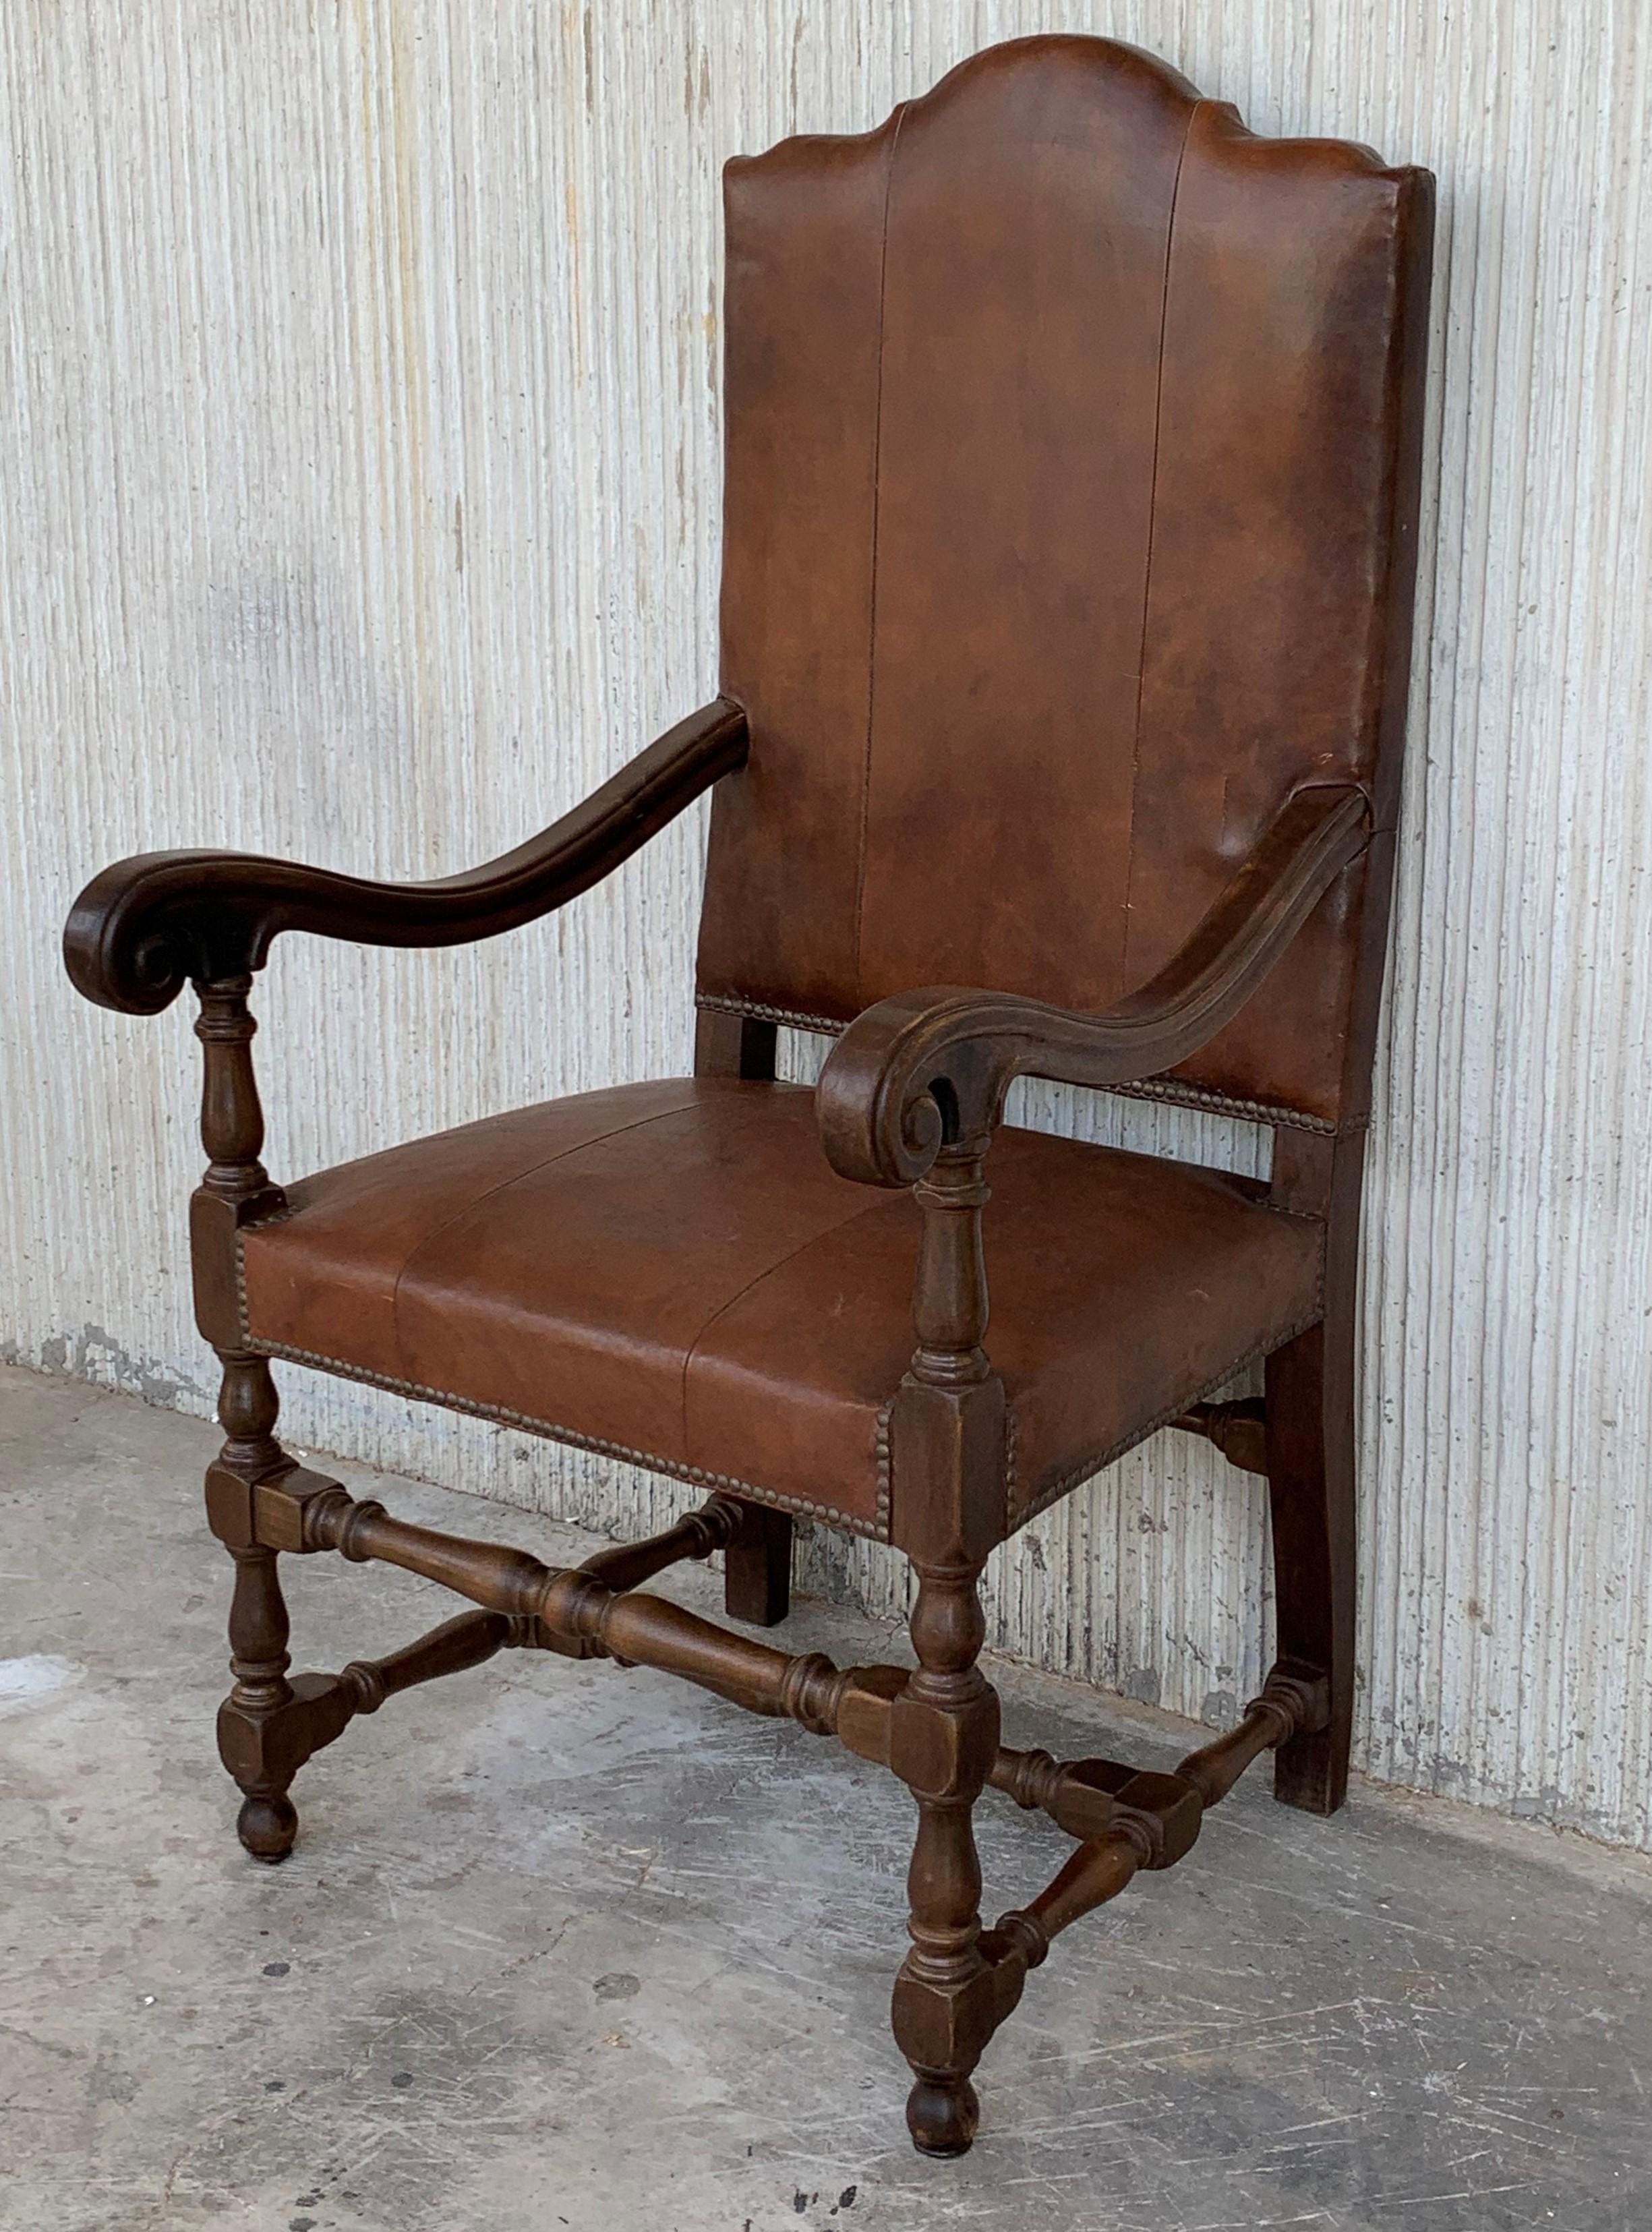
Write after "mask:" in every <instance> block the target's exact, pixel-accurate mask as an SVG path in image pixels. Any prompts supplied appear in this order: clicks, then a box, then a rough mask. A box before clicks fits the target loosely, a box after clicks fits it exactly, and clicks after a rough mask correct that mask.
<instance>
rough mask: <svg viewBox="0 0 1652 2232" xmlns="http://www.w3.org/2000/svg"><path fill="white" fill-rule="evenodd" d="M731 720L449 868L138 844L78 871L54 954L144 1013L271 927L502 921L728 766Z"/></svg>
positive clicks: (374, 940) (432, 941) (119, 1002)
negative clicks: (384, 876)
mask: <svg viewBox="0 0 1652 2232" xmlns="http://www.w3.org/2000/svg"><path fill="white" fill-rule="evenodd" d="M746 748H747V736H746V717H745V715H744V714H743V712H742V710H741V709H740V707H739V706H738V705H735V704H733V703H732V702H731V701H730V700H729V699H728V698H723V697H719V698H716V699H714V700H713V701H712V703H711V704H709V705H706V706H703V707H702V709H701V710H699V711H698V712H697V713H693V714H690V717H688V719H687V720H685V721H680V722H679V723H677V726H676V727H675V728H674V729H671V730H668V732H667V733H666V734H665V735H664V736H661V737H660V738H659V739H658V742H657V743H653V744H651V745H650V746H649V748H648V749H647V750H646V751H645V752H641V753H639V754H638V756H637V757H636V758H635V759H633V760H632V761H631V762H629V763H628V764H627V765H626V766H625V767H623V768H621V769H620V770H619V773H618V774H617V775H614V776H612V778H611V779H610V780H609V781H608V782H606V783H604V784H603V785H602V787H601V788H600V789H599V790H596V791H593V794H592V795H591V796H590V797H589V798H587V799H586V800H585V801H584V802H583V803H582V804H581V805H579V806H577V807H575V808H573V812H572V813H570V814H564V815H563V817H562V818H561V820H560V821H556V822H554V823H553V824H552V826H551V827H549V828H548V829H547V830H545V831H544V832H543V833H542V834H541V835H539V836H537V837H534V838H530V839H529V840H528V843H527V844H525V845H521V846H518V847H517V848H516V849H515V852H512V853H505V854H503V855H502V857H501V858H500V859H499V860H492V861H489V863H488V864H487V865H486V866H484V867H480V868H474V869H471V870H470V871H469V872H468V873H465V874H463V875H458V876H448V877H444V878H442V879H439V880H438V881H436V882H432V883H421V884H380V883H372V882H369V881H367V880H366V879H363V878H360V877H356V876H344V875H338V874H335V873H333V872H332V871H331V870H329V869H324V868H310V867H304V866H299V865H297V864H295V863H293V862H290V861H286V860H265V859H261V858H259V857H258V856H256V855H255V854H251V853H140V854H139V855H137V856H136V857H135V858H133V859H132V860H120V861H117V862H116V863H115V865H114V866H113V867H108V868H105V869H104V870H103V872H102V873H101V874H100V875H97V876H94V878H93V879H92V881H91V882H90V883H89V884H88V885H87V887H86V889H85V890H84V891H83V892H81V895H80V897H79V899H76V900H75V905H74V907H73V909H72V910H71V912H70V914H69V918H68V925H67V927H66V928H65V930H64V933H63V957H64V962H65V964H66V966H67V967H68V973H69V976H70V978H71V979H72V981H73V982H74V984H75V989H77V990H78V991H80V992H81V993H83V994H84V995H85V996H86V997H87V999H88V1000H93V1001H95V1002H97V1004H98V1005H99V1006H100V1007H105V1008H113V1009H117V1010H119V1011H120V1012H121V1013H123V1014H126V1015H158V1014H159V1012H160V1010H161V1009H163V1008H165V1007H168V1006H170V1005H171V1003H172V1001H173V1000H175V999H176V998H177V996H178V993H179V992H180V991H181V990H182V989H183V988H184V986H185V983H187V982H188V981H190V980H191V978H193V979H195V980H197V981H205V982H217V981H221V980H224V979H227V978H230V977H236V976H245V975H247V974H249V972H250V971H252V970H256V969H259V968H262V965H263V963H264V961H265V959H266V958H267V957H268V954H269V944H270V941H271V939H272V938H275V936H276V935H277V934H278V933H279V932H280V931H284V930H306V931H314V932H315V933H316V934H317V935H319V936H321V937H323V938H348V939H352V940H353V941H354V942H356V943H357V944H365V945H459V944H469V943H470V941H471V940H473V939H476V938H494V937H497V936H498V935H499V933H500V932H501V931H507V930H515V929H517V928H519V927H520V926H521V925H522V924H524V923H528V922H532V921H534V919H535V918H537V917H538V916H540V915H543V914H547V913H549V912H551V911H552V910H553V909H554V908H556V907H560V906H562V905H566V904H567V901H568V900H570V899H577V898H578V896H579V895H580V892H584V891H587V890H589V888H590V887H591V886H592V885H593V884H595V883H598V882H599V881H600V880H601V879H602V878H603V877H604V876H606V875H607V874H608V873H610V872H611V871H612V869H614V868H616V867H618V866H619V865H620V863H621V862H622V861H624V860H628V859H629V858H630V856H631V855H632V853H634V852H636V851H637V850H638V847H640V846H642V845H644V844H645V843H646V842H647V840H649V839H650V838H651V837H652V836H653V835H655V834H656V833H657V832H658V831H659V830H660V829H663V828H664V826H665V825H666V823H667V822H668V821H674V820H675V819H676V817H677V815H678V814H681V813H682V812H683V808H685V807H687V806H688V805H690V803H691V802H692V801H694V800H695V799H696V798H697V797H698V796H699V795H700V793H701V792H702V791H703V790H705V789H707V788H709V786H710V785H711V784H712V783H714V782H716V780H717V779H718V777H719V776H720V775H727V774H729V773H730V772H732V770H733V769H735V768H737V767H739V766H740V765H741V763H742V762H743V760H744V758H745V756H746Z"/></svg>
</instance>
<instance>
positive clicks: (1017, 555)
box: [699, 36, 1428, 1126]
mask: <svg viewBox="0 0 1652 2232" xmlns="http://www.w3.org/2000/svg"><path fill="white" fill-rule="evenodd" d="M726 198H727V230H728V281H727V377H726V396H725V418H726V447H727V485H726V491H725V507H724V554H725V555H724V569H723V596H722V637H723V681H722V687H723V689H724V691H725V692H726V693H727V694H728V695H729V696H730V697H733V698H735V699H736V700H737V701H738V702H739V703H740V704H742V706H743V707H744V708H745V710H746V712H747V715H748V723H749V728H750V733H751V747H750V753H749V756H748V762H747V764H746V767H745V768H744V769H743V770H742V772H740V773H738V774H736V775H732V776H730V777H729V778H728V779H727V780H726V781H725V782H723V783H722V784H721V785H720V786H719V788H718V791H717V793H716V801H715V804H714V808H713V817H712V836H711V848H710V860H709V879H708V890H707V898H706V905H705V912H704V915H703V923H702V932H701V944H700V957H699V983H700V989H701V993H702V996H703V997H704V998H706V999H708V1000H709V1001H711V1002H715V1003H727V1004H733V1005H736V1006H742V1007H750V1008H756V1009H772V1010H775V1011H778V1012H780V1013H781V1014H782V1015H800V1016H804V1017H814V1018H819V1019H824V1020H826V1021H828V1022H831V1021H839V1022H841V1021H846V1020H848V1019H850V1018H852V1016H853V1015H856V1014H858V1012H859V1011H860V1010H861V1009H863V1008H865V1006H866V1005H867V1004H869V1003H870V1002H872V1001H874V1000H877V999H879V998H882V997H883V996H885V995H888V994H891V993H895V992H900V991H905V990H909V989H912V988H914V987H916V986H919V985H924V984H940V983H946V984H960V985H976V986H981V987H984V988H988V989H994V990H1001V991H1010V992H1018V993H1024V994H1027V995H1030V996H1034V997H1038V998H1041V999H1046V1000H1049V1001H1053V1002H1055V1003H1057V1004H1058V1005H1060V1006H1064V1007H1074V1008H1095V1007H1098V1006H1101V1005H1103V1004H1105V1003H1107V1002H1111V1001H1112V1000H1114V999H1116V998H1118V997H1119V996H1121V995H1123V994H1124V993H1126V992H1128V991H1130V990H1132V989H1136V988H1137V986H1139V985H1140V984H1141V983H1143V982H1144V981H1145V980H1146V978H1147V977H1149V976H1150V975H1151V974H1152V973H1153V971H1154V970H1156V968H1157V967H1159V966H1160V965H1161V964H1163V962H1164V961H1165V960H1166V959H1168V958H1169V956H1170V954H1171V953H1172V952H1173V951H1174V950H1175V949H1176V946H1177V945H1178V944H1180V943H1181V942H1182V939H1183V938H1185V936H1186V935H1187V933H1188V932H1189V931H1190V930H1191V928H1192V927H1193V925H1194V924H1195V922H1196V920H1197V919H1198V918H1199V916H1200V915H1201V914H1202V912H1204V910H1205V908H1206V907H1207V906H1208V904H1209V903H1210V901H1211V900H1212V899H1214V898H1215V896H1216V894H1217V893H1218V892H1219V891H1220V890H1221V887H1222V886H1223V885H1224V884H1225V883H1226V882H1227V881H1228V879H1229V878H1230V876H1231V875H1232V874H1233V873H1234V869H1235V867H1236V866H1237V865H1238V864H1239V862H1240V861H1241V860H1242V859H1243V858H1244V856H1245V855H1246V853H1247V852H1248V851H1249V850H1250V849H1251V847H1252V846H1253V845H1254V842H1255V841H1256V840H1257V839H1258V838H1259V837H1260V834H1261V832H1262V830H1263V829H1264V828H1265V827H1266V826H1267V822H1268V821H1270V820H1271V818H1272V817H1273V814H1274V813H1275V812H1276V811H1277V810H1278V808H1279V806H1280V805H1281V804H1282V803H1283V802H1284V801H1285V800H1286V797H1287V796H1288V795H1289V794H1290V793H1291V792H1292V789H1293V788H1296V787H1298V786H1299V785H1300V784H1303V783H1305V782H1316V781H1325V780H1331V779H1337V780H1344V779H1348V778H1352V779H1354V780H1356V781H1358V782H1362V783H1364V785H1366V786H1367V787H1368V788H1370V791H1371V793H1372V795H1373V797H1374V800H1375V803H1376V808H1377V827H1378V829H1379V832H1381V831H1384V830H1386V829H1387V828H1388V827H1390V826H1391V822H1392V817H1393V811H1394V789H1395V783H1396V779H1397V772H1398V754H1397V724H1398V720H1399V717H1400V712H1401V708H1402V705H1403V696H1404V682H1405V667H1404V655H1403V654H1404V638H1405V629H1406V609H1405V608H1406V602H1407V599H1408V596H1409V576H1408V573H1407V561H1408V555H1409V554H1408V548H1407V538H1408V537H1409V534H1410V527H1411V522H1410V517H1409V504H1410V498H1409V493H1408V490H1407V487H1406V484H1405V483H1406V476H1405V473H1404V470H1403V462H1404V457H1405V453H1406V450H1407V436H1408V428H1409V426H1411V425H1413V424H1414V417H1413V415H1412V414H1414V412H1415V397H1414V395H1413V394H1410V393H1409V392H1408V390H1407V386H1406V383H1407V380H1408V379H1409V377H1410V376H1411V373H1413V372H1414V370H1415V368H1416V366H1417V365H1418V364H1420V361H1421V350H1422V332H1421V318H1420V312H1419V304H1420V301H1421V295H1422V284H1421V280H1420V275H1421V274H1422V273H1424V272H1425V271H1426V262H1427V254H1428V179H1427V177H1426V174H1425V173H1422V172H1415V171H1409V170H1389V169H1384V168H1383V166H1382V165H1380V164H1379V162H1378V161H1377V158H1376V157H1374V156H1372V155H1371V154H1370V153H1369V152H1367V151H1366V150H1364V149H1362V148H1356V147H1351V146H1344V145H1341V144H1339V143H1335V142H1328V141H1308V140H1300V141H1271V140H1266V139H1256V138H1254V137H1253V136H1252V135H1251V134H1250V133H1247V131H1246V130H1245V129H1244V127H1242V126H1241V123H1240V122H1239V120H1238V118H1237V116H1236V115H1235V114H1234V111H1233V110H1232V109H1231V108H1229V107H1226V106H1225V105H1223V104H1221V103H1216V102H1211V101H1201V100H1200V99H1199V98H1198V97H1197V95H1196V94H1195V93H1194V91H1193V89H1192V88H1190V87H1189V85H1187V84H1186V82H1185V81H1183V80H1182V78H1180V77H1179V76H1177V75H1176V73H1175V72H1174V71H1172V70H1170V69H1169V68H1165V67H1164V66H1163V64H1160V63H1158V62H1154V61H1152V60H1151V59H1150V58H1149V57H1147V56H1145V55H1141V54H1138V53H1137V52H1136V51H1135V50H1134V49H1129V48H1125V47H1121V46H1118V45H1115V44H1113V43H1111V42H1107V41H1105V40H1097V39H1086V38H1077V37H1065V36H1064V37H1050V38H1036V39H1028V40H1020V41H1016V42H1012V43H1010V44H1008V45H1006V46H1001V47H996V48H994V49H990V50H988V52H987V53H985V54H982V55H977V56H976V57H975V59H974V60H972V61H970V62H966V63H965V64H963V65H962V67H961V68H958V69H956V70H955V71H954V72H953V73H952V74H951V75H950V76H949V77H948V78H946V79H944V80H943V81H942V83H941V84H940V85H939V86H938V87H937V88H936V89H935V91H934V92H933V93H931V94H928V95H927V96H926V97H924V98H923V99H922V100H918V101H910V102H907V103H906V104H904V106H903V107H901V108H899V109H897V111H896V113H895V114H894V115H893V116H892V117H891V119H890V120H889V121H888V123H886V124H885V125H884V126H883V127H882V128H881V129H880V130H878V131H876V132H873V133H869V134H867V135H865V137H864V138H859V139H792V140H787V141H785V142H783V143H782V144H781V146H778V147H775V148H774V149H772V150H771V151H770V152H768V154H766V155H762V156H761V157H758V158H756V159H750V160H739V161H735V162H732V163H730V164H729V166H728V170H727V172H726ZM1379 748H1383V749H1379ZM1386 859H1387V852H1386V847H1384V846H1383V844H1382V843H1380V842H1379V843H1378V844H1377V846H1375V847H1373V850H1372V853H1371V856H1370V860H1373V861H1375V862H1376V863H1377V866H1376V870H1375V872H1373V870H1372V868H1371V866H1370V862H1362V863H1360V864H1357V865H1356V866H1354V867H1353V868H1351V869H1350V870H1349V871H1347V872H1346V873H1345V874H1344V877H1343V878H1342V879H1339V882H1338V886H1336V887H1334V888H1333V891H1332V892H1331V894H1330V895H1329V896H1328V897H1327V899H1326V900H1325V902H1324V903H1323V904H1322V905H1321V907H1320V909H1319V911H1318V913H1317V915H1316V917H1315V918H1314V919H1313V921H1312V923H1311V924H1310V925H1308V927H1307V929H1306V930H1305V932H1304V933H1303V936H1302V938H1301V939H1300V940H1299V944H1298V945H1297V947H1296V948H1295V950H1294V951H1292V954H1291V955H1290V956H1289V957H1287V959H1286V962H1285V963H1284V964H1282V965H1281V967H1280V968H1279V970H1278V971H1277V972H1276V974H1275V976H1274V977H1273V979H1272V980H1271V981H1270V983H1268V985H1267V986H1266V987H1265V988H1264V989H1263V990H1262V991H1261V992H1260V994H1259V995H1258V996H1256V998H1255V999H1254V1001H1253V1002H1251V1003H1250V1005H1249V1007H1248V1008H1247V1009H1246V1011H1245V1012H1244V1014H1243V1015H1241V1017H1240V1018H1239V1019H1238V1020H1237V1021H1236V1022H1234V1024H1232V1025H1231V1026H1230V1027H1229V1028H1228V1029H1227V1030H1226V1031H1225V1032H1223V1033H1222V1034H1221V1036H1220V1037H1219V1038H1218V1039H1217V1040H1216V1041H1215V1042H1214V1043H1213V1044H1212V1045H1211V1046H1210V1047H1208V1048H1207V1049H1205V1050H1204V1052H1202V1054H1200V1055H1199V1056H1198V1057H1197V1058H1196V1059H1195V1060H1194V1061H1189V1062H1188V1063H1187V1064H1185V1065H1183V1067H1182V1070H1181V1071H1180V1072H1179V1073H1177V1075H1178V1077H1179V1079H1180V1080H1181V1082H1182V1084H1183V1085H1184V1086H1186V1087H1189V1088H1193V1089H1195V1090H1202V1091H1207V1092H1214V1093H1217V1094H1220V1095H1221V1096H1223V1097H1225V1098H1227V1099H1228V1100H1237V1101H1241V1102H1255V1103H1259V1104H1261V1105H1262V1106H1266V1107H1267V1108H1271V1109H1279V1110H1281V1111H1283V1112H1286V1113H1294V1114H1296V1115H1299V1116H1300V1117H1303V1118H1305V1119H1308V1120H1309V1121H1310V1122H1312V1123H1316V1124H1318V1125H1322V1126H1323V1125H1331V1124H1334V1123H1336V1122H1338V1121H1340V1120H1345V1119H1350V1118H1358V1117H1359V1116H1361V1115H1362V1114H1363V1113H1364V1102H1363V1095H1364V1090H1365V1085H1364V1075H1363V1074H1361V1072H1362V1066H1363V1063H1364V1050H1365V1035H1364V1034H1363V1033H1362V1031H1361V1030H1360V1028H1358V1026H1357V1012H1358V1009H1359V1004H1360V1002H1361V1000H1362V999H1364V1001H1365V1002H1366V1006H1367V1009H1368V1007H1369V999H1370V996H1371V995H1370V986H1371V985H1373V984H1374V983H1375V978H1376V973H1377V971H1378V970H1380V960H1381V930H1382V924H1381V921H1380V920H1379V919H1377V916H1379V915H1380V914H1381V912H1382V911H1383V909H1384V908H1385V905H1386V873H1385V870H1386ZM1368 897H1369V898H1370V901H1371V905H1370V908H1368V907H1367V905H1366V902H1367V899H1368ZM1362 971H1363V972H1364V980H1365V990H1364V993H1362V992H1361V989H1360V983H1359V979H1360V977H1361V973H1362ZM1350 1048H1353V1050H1354V1052H1353V1059H1352V1062H1351V1069H1352V1072H1353V1074H1345V1067H1347V1066H1348V1065H1349V1056H1350Z"/></svg>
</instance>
